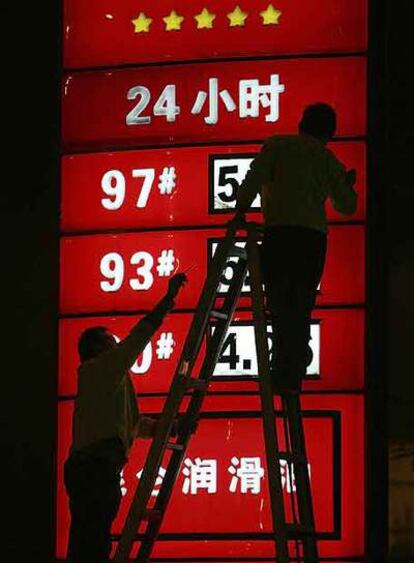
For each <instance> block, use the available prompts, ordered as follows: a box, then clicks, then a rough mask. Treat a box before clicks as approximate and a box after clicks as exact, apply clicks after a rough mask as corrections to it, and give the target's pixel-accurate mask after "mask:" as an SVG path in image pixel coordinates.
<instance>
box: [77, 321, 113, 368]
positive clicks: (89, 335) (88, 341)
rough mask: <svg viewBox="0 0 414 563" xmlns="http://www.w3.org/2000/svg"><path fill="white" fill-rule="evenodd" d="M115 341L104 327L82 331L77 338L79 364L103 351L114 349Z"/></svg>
mask: <svg viewBox="0 0 414 563" xmlns="http://www.w3.org/2000/svg"><path fill="white" fill-rule="evenodd" d="M115 346H116V340H115V338H114V336H113V335H112V334H111V333H110V332H109V331H108V329H107V328H106V327H104V326H94V327H92V328H87V329H86V330H84V331H83V332H82V334H81V336H80V338H79V342H78V352H79V356H80V361H81V362H86V360H90V359H91V358H95V357H96V356H99V354H101V353H102V352H105V350H109V349H110V348H114V347H115Z"/></svg>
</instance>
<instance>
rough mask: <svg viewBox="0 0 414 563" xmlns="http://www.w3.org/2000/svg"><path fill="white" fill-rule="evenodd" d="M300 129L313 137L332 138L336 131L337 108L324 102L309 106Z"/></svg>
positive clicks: (304, 113)
mask: <svg viewBox="0 0 414 563" xmlns="http://www.w3.org/2000/svg"><path fill="white" fill-rule="evenodd" d="M299 130H300V131H301V132H302V133H307V134H308V135H312V136H313V137H317V138H328V139H330V138H331V137H333V136H334V134H335V131H336V113H335V110H334V109H333V108H332V107H331V106H330V105H329V104H325V103H323V102H318V103H316V104H312V105H310V106H308V107H307V108H305V111H304V112H303V115H302V119H301V120H300V123H299Z"/></svg>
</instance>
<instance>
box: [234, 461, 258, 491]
mask: <svg viewBox="0 0 414 563" xmlns="http://www.w3.org/2000/svg"><path fill="white" fill-rule="evenodd" d="M231 463H232V465H231V466H230V467H229V469H228V471H229V473H231V474H232V475H233V477H232V479H231V483H230V492H232V493H234V492H236V489H237V485H238V483H239V481H240V491H241V492H242V493H244V494H245V493H247V492H248V491H250V492H251V493H253V494H254V495H258V494H259V493H260V481H261V479H263V476H264V469H263V467H261V464H260V457H241V458H240V460H239V458H237V457H233V458H232V459H231Z"/></svg>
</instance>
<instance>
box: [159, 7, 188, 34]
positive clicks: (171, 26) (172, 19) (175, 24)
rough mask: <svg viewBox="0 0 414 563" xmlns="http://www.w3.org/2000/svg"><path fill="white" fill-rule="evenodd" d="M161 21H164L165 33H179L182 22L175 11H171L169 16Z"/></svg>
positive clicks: (181, 17)
mask: <svg viewBox="0 0 414 563" xmlns="http://www.w3.org/2000/svg"><path fill="white" fill-rule="evenodd" d="M162 19H163V20H164V21H165V30H166V31H175V30H176V31H179V30H180V29H181V24H182V22H183V20H184V18H183V16H179V15H178V14H177V12H176V11H175V10H173V11H172V12H171V14H170V15H169V16H166V17H165V18H162Z"/></svg>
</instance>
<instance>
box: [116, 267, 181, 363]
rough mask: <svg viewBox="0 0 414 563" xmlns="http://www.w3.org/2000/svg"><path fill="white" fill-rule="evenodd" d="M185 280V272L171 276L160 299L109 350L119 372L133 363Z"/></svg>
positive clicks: (171, 305) (171, 306)
mask: <svg viewBox="0 0 414 563" xmlns="http://www.w3.org/2000/svg"><path fill="white" fill-rule="evenodd" d="M186 282H187V276H186V275H185V274H176V275H175V276H173V277H172V278H171V280H170V281H169V284H168V291H167V293H166V294H165V296H164V297H163V298H162V299H161V301H159V303H157V305H156V306H155V307H154V309H153V310H152V311H151V312H150V313H148V315H146V316H145V317H144V318H143V319H141V320H139V321H138V322H137V324H136V325H135V326H134V327H133V329H132V330H131V332H130V333H129V335H128V336H127V337H126V338H125V339H124V340H122V341H121V342H120V343H119V344H118V346H117V347H116V348H115V349H114V350H112V351H111V352H112V354H113V357H114V360H113V361H115V362H118V365H119V367H120V368H121V372H122V368H123V369H124V370H127V369H129V368H130V367H131V366H132V365H133V364H134V362H135V360H136V359H137V356H139V354H141V352H143V351H144V349H145V347H146V345H147V344H148V342H149V341H150V340H151V337H152V336H153V334H154V333H155V332H156V331H157V330H158V328H159V327H160V326H161V324H162V322H163V320H164V318H165V316H166V315H167V314H168V313H169V312H170V311H171V309H172V308H173V307H174V304H175V302H174V299H175V298H176V297H177V295H178V292H179V291H180V289H181V288H182V287H183V285H184V284H185V283H186Z"/></svg>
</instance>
